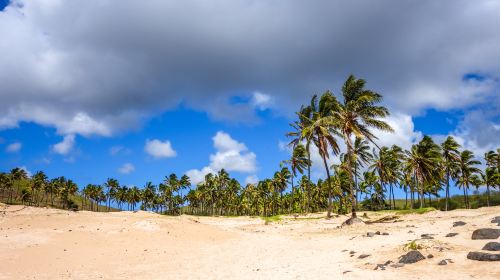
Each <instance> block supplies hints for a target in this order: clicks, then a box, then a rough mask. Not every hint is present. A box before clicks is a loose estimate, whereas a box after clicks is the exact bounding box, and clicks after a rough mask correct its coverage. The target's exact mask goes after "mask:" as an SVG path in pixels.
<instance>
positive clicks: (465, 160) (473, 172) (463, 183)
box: [458, 150, 481, 209]
mask: <svg viewBox="0 0 500 280" xmlns="http://www.w3.org/2000/svg"><path fill="white" fill-rule="evenodd" d="M479 164H481V162H479V161H478V160H476V159H474V153H473V152H471V151H469V150H465V151H462V152H461V153H460V157H459V159H458V170H459V173H458V185H459V186H460V187H462V189H463V191H464V203H465V207H466V208H467V209H469V208H470V203H469V198H468V189H469V186H470V185H472V184H473V181H474V180H475V177H474V176H477V175H478V174H480V172H481V170H479V168H477V167H476V165H479Z"/></svg>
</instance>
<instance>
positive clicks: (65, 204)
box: [0, 75, 500, 222]
mask: <svg viewBox="0 0 500 280" xmlns="http://www.w3.org/2000/svg"><path fill="white" fill-rule="evenodd" d="M365 84H366V82H365V81H364V80H363V79H357V78H355V77H354V76H352V75H351V76H349V77H348V79H347V80H346V81H345V83H344V84H343V86H342V89H341V93H342V94H341V97H340V98H337V97H336V96H335V95H334V94H333V93H332V92H330V91H326V92H325V93H323V94H322V95H321V96H317V95H314V96H313V97H312V98H311V101H310V102H309V104H308V105H305V106H301V107H300V109H299V111H298V112H297V120H296V121H294V122H292V123H291V127H292V128H293V131H292V132H289V133H287V136H288V137H291V141H290V147H291V151H292V152H291V157H290V158H289V159H287V160H284V161H282V162H281V164H280V168H279V170H278V171H277V172H275V173H274V176H273V177H272V178H268V179H264V180H261V181H259V182H258V183H256V184H247V185H246V186H242V185H241V184H240V183H239V182H238V181H237V180H236V179H234V178H231V177H230V175H229V174H228V173H227V172H226V171H225V170H224V169H222V170H220V171H218V172H216V173H214V174H212V173H210V174H207V175H206V176H205V178H204V181H203V182H201V183H200V184H198V185H197V186H193V187H191V183H190V179H189V178H188V177H187V176H186V175H184V176H182V177H181V178H178V177H177V175H175V174H171V175H169V176H167V177H165V179H164V180H163V182H161V183H159V184H158V185H155V184H153V183H152V182H148V183H146V184H145V186H144V187H143V188H139V187H137V186H123V185H120V184H119V182H118V181H117V180H116V179H112V178H110V179H108V180H107V181H106V182H105V183H104V184H101V185H99V184H97V185H95V184H89V185H87V186H86V187H84V188H83V189H82V190H81V191H80V192H78V187H77V186H76V184H74V183H73V182H72V181H71V180H68V179H66V178H64V177H58V178H55V179H52V180H49V179H48V178H47V176H46V175H45V174H44V173H43V172H37V173H36V174H34V175H33V176H32V177H31V178H30V177H29V176H27V174H26V172H25V171H24V170H23V169H20V168H16V169H13V170H12V171H11V172H10V173H0V191H1V194H2V199H3V200H4V201H7V202H10V203H12V202H13V201H14V200H16V201H20V202H22V203H27V204H30V205H36V206H39V205H41V204H45V205H53V206H56V207H61V208H74V207H75V206H76V203H75V202H74V201H73V200H72V199H71V198H75V195H77V194H78V195H79V197H80V200H81V208H82V209H89V210H95V211H99V209H100V208H101V209H102V208H104V209H105V210H107V211H111V210H115V209H127V210H135V209H136V207H137V206H140V208H141V209H143V210H150V211H155V212H158V213H166V214H171V215H178V214H182V213H183V212H184V213H189V214H196V215H265V216H269V215H277V214H284V213H297V212H301V213H303V212H315V211H324V210H326V211H327V216H328V217H331V215H332V212H333V211H334V210H337V212H338V213H349V212H350V213H351V219H350V220H348V221H350V222H355V221H356V211H357V210H358V209H371V210H379V209H385V208H390V209H396V198H395V192H396V190H397V189H401V190H402V191H404V193H405V206H404V207H408V208H414V207H416V205H417V204H418V206H419V207H423V206H424V204H425V200H426V196H427V198H428V200H429V205H430V204H431V199H432V197H440V196H439V193H440V192H441V191H442V190H444V193H445V195H444V196H445V207H444V210H448V209H449V199H450V188H451V187H453V186H457V187H458V188H460V189H462V190H463V193H464V195H463V197H464V205H465V207H466V208H470V207H471V203H470V201H469V189H470V188H471V187H476V188H479V187H480V186H486V193H487V205H488V206H489V204H490V189H491V188H498V187H499V185H500V149H497V150H496V151H489V152H488V153H486V154H485V155H484V161H485V163H486V168H485V169H484V171H483V170H481V169H480V168H479V166H480V161H478V160H477V159H476V158H475V156H474V154H473V153H472V152H471V151H468V150H461V148H462V147H461V146H460V145H459V144H458V143H457V141H456V140H455V139H454V138H453V137H451V136H449V137H448V138H446V139H445V140H444V141H443V142H442V143H441V144H437V143H435V142H434V140H433V139H432V138H431V137H429V136H424V137H423V138H422V139H421V140H420V141H419V142H418V143H416V144H414V145H412V146H411V148H410V149H408V150H404V149H403V148H401V147H399V146H397V145H393V146H391V147H379V145H378V144H377V136H376V135H375V132H374V131H376V130H378V131H388V132H391V131H392V128H391V127H390V126H389V125H388V124H387V123H386V122H385V121H384V118H385V117H387V116H388V115H389V111H388V110H387V108H385V107H383V106H380V105H379V103H380V102H381V101H382V96H381V95H380V94H378V93H376V92H374V91H372V90H368V89H365ZM313 147H315V148H316V150H317V153H318V154H319V156H320V158H321V164H322V165H323V167H324V170H325V174H326V176H325V177H324V178H323V179H319V180H317V181H316V182H313V181H312V179H311V168H312V165H313V162H312V160H311V158H312V155H311V153H312V151H313ZM332 162H335V163H334V164H332ZM187 189H189V191H188V192H187V193H184V190H187ZM49 198H50V203H49ZM43 201H45V202H43ZM358 201H361V202H362V203H361V205H358ZM103 204H104V207H103V206H102V205H103ZM112 206H113V207H112ZM334 208H336V209H334Z"/></svg>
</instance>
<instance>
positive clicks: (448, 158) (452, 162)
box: [441, 136, 460, 211]
mask: <svg viewBox="0 0 500 280" xmlns="http://www.w3.org/2000/svg"><path fill="white" fill-rule="evenodd" d="M458 149H460V144H458V143H457V142H456V141H455V139H454V138H453V137H452V136H448V137H447V138H446V140H445V141H444V142H443V143H441V151H442V153H441V156H442V158H443V166H444V172H445V179H446V192H445V197H446V198H445V199H446V202H445V211H448V200H449V199H450V179H456V178H457V171H458V165H457V162H458V159H459V157H460V152H459V151H458Z"/></svg>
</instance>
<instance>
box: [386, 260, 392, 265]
mask: <svg viewBox="0 0 500 280" xmlns="http://www.w3.org/2000/svg"><path fill="white" fill-rule="evenodd" d="M391 263H392V261H386V262H385V263H384V265H389V264H391Z"/></svg>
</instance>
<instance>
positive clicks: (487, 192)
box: [486, 184, 490, 207]
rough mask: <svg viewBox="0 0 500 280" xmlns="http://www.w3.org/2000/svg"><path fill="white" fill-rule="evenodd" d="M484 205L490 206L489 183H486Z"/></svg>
mask: <svg viewBox="0 0 500 280" xmlns="http://www.w3.org/2000/svg"><path fill="white" fill-rule="evenodd" d="M486 205H487V206H488V207H490V184H486Z"/></svg>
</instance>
